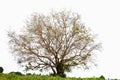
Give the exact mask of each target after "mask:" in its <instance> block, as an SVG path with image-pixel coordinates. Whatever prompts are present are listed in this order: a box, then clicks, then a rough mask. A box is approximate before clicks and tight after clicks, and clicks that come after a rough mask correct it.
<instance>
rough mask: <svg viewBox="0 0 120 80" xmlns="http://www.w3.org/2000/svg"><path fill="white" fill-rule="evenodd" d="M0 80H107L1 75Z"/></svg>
mask: <svg viewBox="0 0 120 80" xmlns="http://www.w3.org/2000/svg"><path fill="white" fill-rule="evenodd" d="M0 80H105V79H103V78H96V77H93V78H61V77H59V76H56V77H53V76H47V75H46V76H40V75H16V74H0Z"/></svg>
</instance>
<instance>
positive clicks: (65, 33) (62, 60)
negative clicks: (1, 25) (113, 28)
mask: <svg viewBox="0 0 120 80" xmlns="http://www.w3.org/2000/svg"><path fill="white" fill-rule="evenodd" d="M8 36H9V38H10V40H9V43H10V48H11V49H12V51H13V53H14V54H15V55H17V56H16V57H17V59H18V63H20V64H21V65H22V66H24V67H26V70H29V69H31V70H34V69H36V70H40V71H42V70H44V69H45V70H49V69H51V70H52V71H53V74H55V75H56V74H57V75H63V74H64V73H65V71H67V72H70V71H71V68H72V67H82V68H89V63H93V60H92V59H93V58H92V56H93V55H94V51H96V50H98V49H99V46H100V45H99V44H98V43H95V40H94V36H93V35H92V34H91V33H90V31H89V29H87V28H86V27H85V26H84V25H83V24H82V23H81V20H80V15H78V14H77V13H72V12H71V11H61V12H52V13H51V14H49V15H43V14H34V15H32V17H31V19H30V20H28V21H27V23H26V27H25V30H24V31H23V33H21V34H17V33H16V32H8Z"/></svg>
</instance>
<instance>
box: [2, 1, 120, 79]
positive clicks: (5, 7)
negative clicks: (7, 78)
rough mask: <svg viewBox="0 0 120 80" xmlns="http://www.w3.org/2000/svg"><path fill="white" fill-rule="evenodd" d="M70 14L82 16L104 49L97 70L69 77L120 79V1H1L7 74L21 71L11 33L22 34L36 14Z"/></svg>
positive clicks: (98, 55) (76, 71)
mask: <svg viewBox="0 0 120 80" xmlns="http://www.w3.org/2000/svg"><path fill="white" fill-rule="evenodd" d="M63 9H66V10H71V11H72V12H77V13H79V14H80V15H81V19H82V22H83V23H85V25H86V27H90V28H91V30H92V31H93V32H94V33H96V34H98V36H97V40H98V41H100V42H102V46H103V49H102V51H101V52H98V53H97V57H96V59H97V64H98V66H97V67H93V68H91V69H90V70H88V71H83V70H80V69H74V70H73V71H72V73H69V74H68V76H72V77H73V76H75V77H93V76H96V77H97V76H100V75H104V76H105V77H106V78H108V77H109V78H120V47H119V46H120V1H119V0H0V66H2V67H3V68H4V72H5V73H8V72H11V71H21V72H22V68H20V67H19V66H18V65H17V63H16V61H15V58H14V56H12V54H11V53H10V50H9V47H8V37H7V31H8V30H15V31H19V30H20V29H22V28H23V26H24V24H25V20H26V19H28V17H30V15H31V14H32V13H34V12H38V13H48V12H50V11H51V10H56V11H60V10H63Z"/></svg>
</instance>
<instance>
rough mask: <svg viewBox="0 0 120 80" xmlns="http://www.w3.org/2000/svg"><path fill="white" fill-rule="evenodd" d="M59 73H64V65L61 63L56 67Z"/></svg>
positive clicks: (60, 74)
mask: <svg viewBox="0 0 120 80" xmlns="http://www.w3.org/2000/svg"><path fill="white" fill-rule="evenodd" d="M56 71H57V75H59V76H62V75H63V74H64V71H65V70H64V66H63V65H62V64H61V63H59V64H58V65H57V67H56Z"/></svg>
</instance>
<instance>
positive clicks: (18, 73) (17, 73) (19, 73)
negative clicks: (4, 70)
mask: <svg viewBox="0 0 120 80" xmlns="http://www.w3.org/2000/svg"><path fill="white" fill-rule="evenodd" d="M9 74H16V75H20V76H22V75H23V74H22V73H21V72H10V73H9Z"/></svg>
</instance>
